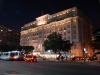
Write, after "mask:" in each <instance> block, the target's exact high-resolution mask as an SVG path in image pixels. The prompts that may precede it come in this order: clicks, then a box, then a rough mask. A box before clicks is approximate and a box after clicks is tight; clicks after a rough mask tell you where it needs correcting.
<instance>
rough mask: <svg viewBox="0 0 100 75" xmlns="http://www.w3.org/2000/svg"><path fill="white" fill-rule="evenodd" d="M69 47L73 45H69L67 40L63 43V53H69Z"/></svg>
mask: <svg viewBox="0 0 100 75" xmlns="http://www.w3.org/2000/svg"><path fill="white" fill-rule="evenodd" d="M71 46H73V43H70V41H69V40H66V41H63V48H62V49H63V51H66V52H69V50H71Z"/></svg>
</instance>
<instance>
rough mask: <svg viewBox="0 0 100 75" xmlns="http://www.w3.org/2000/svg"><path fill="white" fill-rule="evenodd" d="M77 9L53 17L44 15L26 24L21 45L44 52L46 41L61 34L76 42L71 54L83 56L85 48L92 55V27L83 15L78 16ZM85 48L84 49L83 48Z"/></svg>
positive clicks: (22, 32) (65, 38)
mask: <svg viewBox="0 0 100 75" xmlns="http://www.w3.org/2000/svg"><path fill="white" fill-rule="evenodd" d="M78 12H79V11H78V9H77V8H76V7H74V8H70V9H67V10H64V11H61V12H58V13H56V14H53V15H49V14H46V15H43V16H40V17H38V18H36V21H33V22H31V23H28V24H25V25H24V26H23V27H22V28H21V29H22V30H21V38H20V45H22V46H34V48H35V50H36V51H44V50H45V49H44V47H43V46H42V44H43V42H44V40H45V39H46V38H47V36H48V35H49V34H51V33H52V32H57V33H60V34H61V35H62V37H63V39H64V40H70V42H74V45H73V46H72V48H71V54H72V55H75V56H82V55H83V51H82V50H83V48H84V47H85V48H86V49H87V51H88V53H90V54H91V53H92V52H91V49H90V46H89V43H90V41H91V35H92V31H91V30H92V25H91V24H90V23H88V22H87V21H88V20H87V19H85V18H84V17H81V16H83V14H82V15H78V14H80V13H78ZM55 19H56V20H55ZM83 46H84V47H83Z"/></svg>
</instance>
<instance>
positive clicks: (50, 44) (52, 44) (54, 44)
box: [43, 32, 63, 53]
mask: <svg viewBox="0 0 100 75" xmlns="http://www.w3.org/2000/svg"><path fill="white" fill-rule="evenodd" d="M62 43H63V40H62V36H61V34H59V33H56V32H53V33H52V34H50V35H49V36H48V37H47V40H45V41H44V44H43V46H44V47H45V50H49V49H52V50H53V51H54V52H55V53H56V52H58V51H59V52H60V50H61V49H62Z"/></svg>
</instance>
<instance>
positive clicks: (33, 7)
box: [0, 0, 100, 30]
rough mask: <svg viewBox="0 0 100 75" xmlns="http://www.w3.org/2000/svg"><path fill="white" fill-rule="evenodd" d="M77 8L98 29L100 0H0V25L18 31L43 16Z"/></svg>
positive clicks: (99, 24) (99, 26)
mask: <svg viewBox="0 0 100 75" xmlns="http://www.w3.org/2000/svg"><path fill="white" fill-rule="evenodd" d="M74 6H77V7H78V8H79V9H80V10H81V11H82V12H83V13H84V14H85V15H86V16H87V17H88V18H89V19H90V20H91V21H92V23H93V30H96V29H97V28H100V0H59V1H58V0H0V24H4V25H7V26H9V27H11V28H14V29H17V30H20V29H21V27H22V26H23V25H24V24H26V23H29V22H32V21H34V20H35V18H36V17H39V16H41V15H42V11H43V13H44V14H46V13H48V14H54V12H59V11H62V10H65V9H68V8H71V7H74Z"/></svg>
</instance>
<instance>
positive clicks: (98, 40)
mask: <svg viewBox="0 0 100 75" xmlns="http://www.w3.org/2000/svg"><path fill="white" fill-rule="evenodd" d="M90 45H91V46H92V48H93V50H100V35H96V36H95V39H94V40H92V41H91V43H90Z"/></svg>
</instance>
